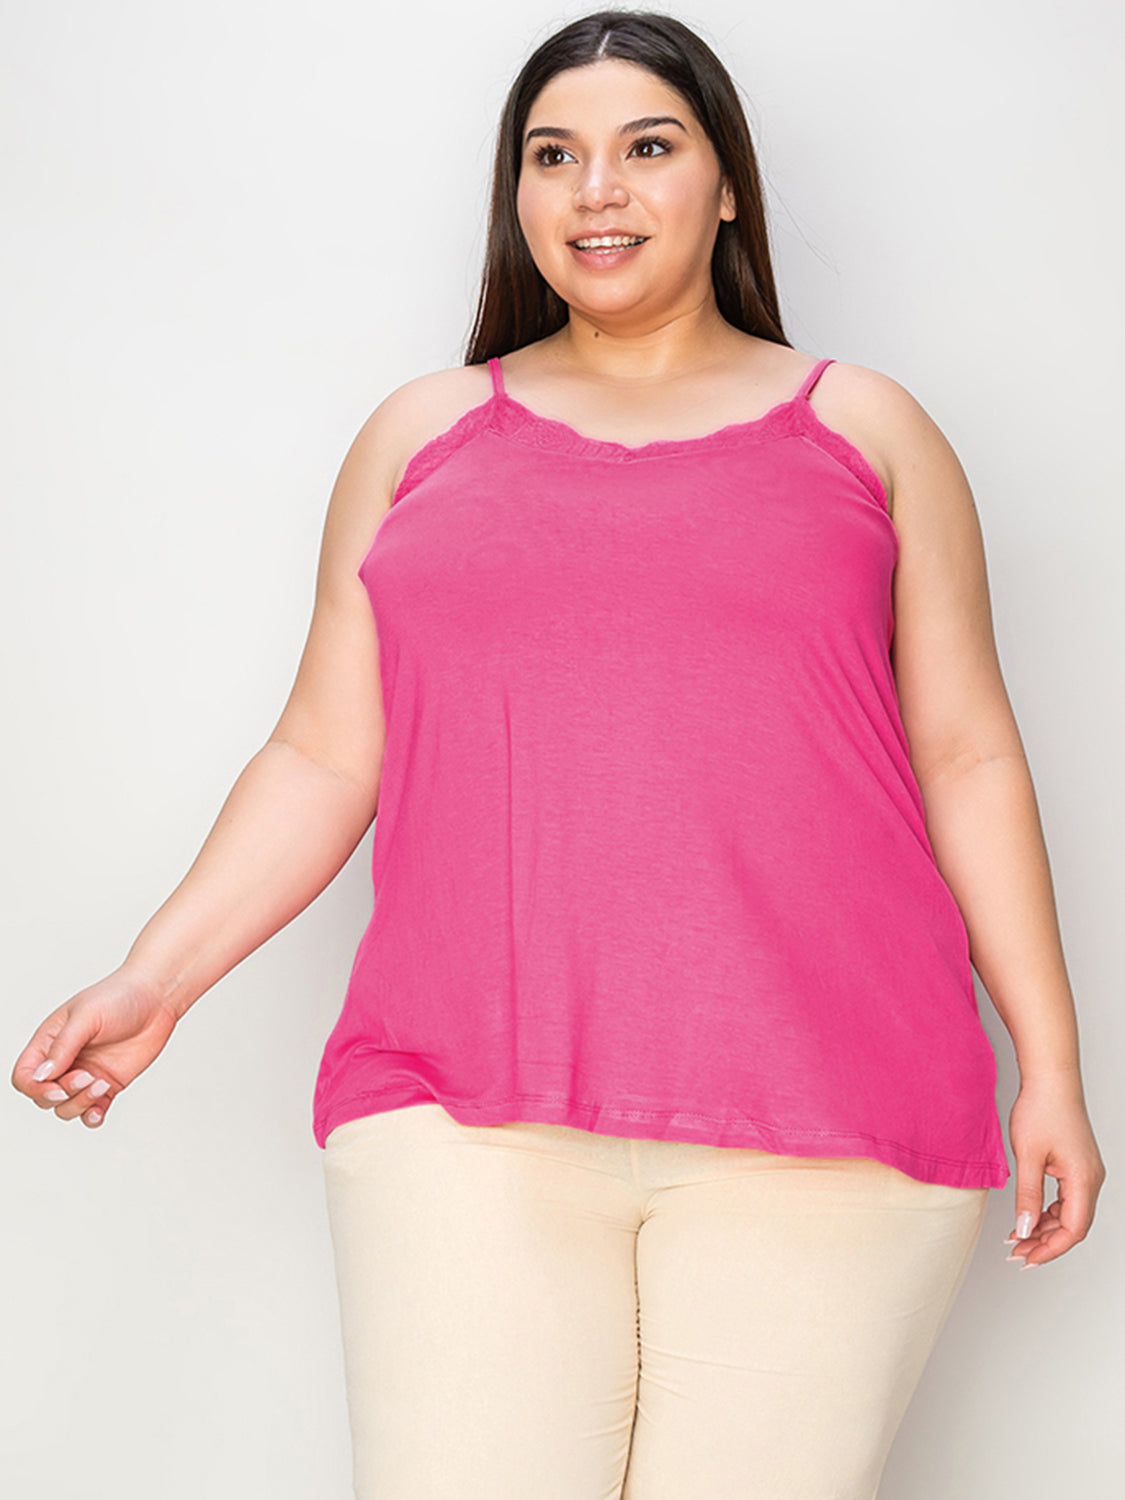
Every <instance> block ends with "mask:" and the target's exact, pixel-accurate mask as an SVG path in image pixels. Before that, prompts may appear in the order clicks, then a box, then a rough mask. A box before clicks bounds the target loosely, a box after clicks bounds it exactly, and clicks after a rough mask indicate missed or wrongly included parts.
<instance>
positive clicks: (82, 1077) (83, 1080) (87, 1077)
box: [70, 1072, 94, 1091]
mask: <svg viewBox="0 0 1125 1500" xmlns="http://www.w3.org/2000/svg"><path fill="white" fill-rule="evenodd" d="M93 1081H94V1075H93V1073H86V1072H82V1073H75V1075H74V1077H73V1078H72V1079H71V1080H70V1082H71V1086H72V1088H74V1089H75V1090H76V1091H77V1090H78V1089H84V1088H85V1087H86V1085H87V1084H88V1083H93Z"/></svg>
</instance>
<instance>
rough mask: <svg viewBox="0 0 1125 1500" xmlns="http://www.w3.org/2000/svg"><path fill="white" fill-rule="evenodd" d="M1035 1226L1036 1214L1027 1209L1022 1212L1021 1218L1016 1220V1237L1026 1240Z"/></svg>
mask: <svg viewBox="0 0 1125 1500" xmlns="http://www.w3.org/2000/svg"><path fill="white" fill-rule="evenodd" d="M1034 1228H1035V1215H1034V1214H1033V1213H1030V1212H1029V1211H1028V1210H1027V1209H1025V1210H1024V1212H1023V1213H1022V1214H1020V1216H1019V1218H1018V1219H1017V1220H1016V1238H1017V1239H1020V1240H1026V1239H1027V1237H1028V1235H1029V1234H1030V1233H1031V1231H1032V1230H1033V1229H1034Z"/></svg>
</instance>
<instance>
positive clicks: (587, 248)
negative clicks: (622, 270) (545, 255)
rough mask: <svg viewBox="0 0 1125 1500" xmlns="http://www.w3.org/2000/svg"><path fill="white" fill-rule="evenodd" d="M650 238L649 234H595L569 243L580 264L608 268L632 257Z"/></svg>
mask: <svg viewBox="0 0 1125 1500" xmlns="http://www.w3.org/2000/svg"><path fill="white" fill-rule="evenodd" d="M648 239H649V236H648V235H647V234H643V235H642V234H594V235H588V236H587V235H583V236H582V238H581V239H578V240H571V241H569V245H570V249H571V250H573V251H574V255H575V258H576V259H577V261H578V262H579V264H580V265H584V266H589V267H593V268H598V269H600V268H606V269H608V268H610V267H613V266H619V265H621V264H623V262H625V261H627V260H630V259H632V257H633V256H634V255H636V253H637V251H638V250H639V249H640V248H641V246H642V245H643V244H645V243H646V242H647V241H648Z"/></svg>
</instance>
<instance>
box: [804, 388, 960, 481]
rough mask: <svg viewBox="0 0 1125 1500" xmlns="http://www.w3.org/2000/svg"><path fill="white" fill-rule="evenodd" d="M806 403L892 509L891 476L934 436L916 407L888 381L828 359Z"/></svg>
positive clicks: (904, 390)
mask: <svg viewBox="0 0 1125 1500" xmlns="http://www.w3.org/2000/svg"><path fill="white" fill-rule="evenodd" d="M809 401H810V404H811V405H812V407H813V410H814V412H815V413H816V415H817V417H818V418H819V419H820V420H821V421H822V422H823V423H824V425H825V426H826V427H831V428H834V429H835V430H836V431H837V432H839V433H841V434H842V436H844V437H845V438H847V439H848V440H849V441H850V442H851V443H852V444H853V446H854V447H856V448H858V449H859V451H860V452H861V453H863V454H864V455H865V456H866V458H867V459H868V462H869V463H870V464H871V466H872V468H873V469H874V470H875V471H876V473H877V474H878V476H879V478H880V479H881V480H882V482H883V487H884V489H885V490H886V492H887V496H888V500H889V501H890V502H891V504H892V509H893V494H894V487H895V476H896V474H898V473H901V472H902V470H903V468H904V466H905V465H906V464H908V463H909V455H910V454H911V452H913V451H916V450H917V448H918V446H919V444H920V443H923V442H924V441H925V440H926V439H927V438H931V439H932V438H933V437H934V435H935V434H938V429H937V427H936V424H935V423H934V421H933V419H932V418H931V417H930V416H929V414H928V413H927V412H926V410H925V408H924V407H923V406H922V404H921V403H920V402H919V401H918V399H917V398H916V397H915V396H914V395H913V393H912V392H911V391H909V390H908V389H907V388H906V386H904V385H903V384H901V382H899V381H898V380H896V379H895V378H894V377H893V376H891V375H888V374H886V373H885V372H884V371H882V370H876V369H873V368H871V367H870V366H867V365H858V364H851V363H849V362H848V361H846V360H833V362H832V363H831V364H830V365H829V366H828V367H827V369H826V370H825V371H824V373H823V374H822V375H821V377H820V379H819V380H818V381H817V383H816V385H815V386H814V387H813V389H812V392H811V394H810V397H809ZM938 435H939V436H940V434H938Z"/></svg>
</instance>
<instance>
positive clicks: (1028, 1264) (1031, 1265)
mask: <svg viewBox="0 0 1125 1500" xmlns="http://www.w3.org/2000/svg"><path fill="white" fill-rule="evenodd" d="M1042 1264H1043V1262H1042V1261H1041V1260H1025V1261H1024V1263H1023V1268H1024V1270H1025V1271H1034V1270H1035V1268H1036V1266H1041V1265H1042Z"/></svg>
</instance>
